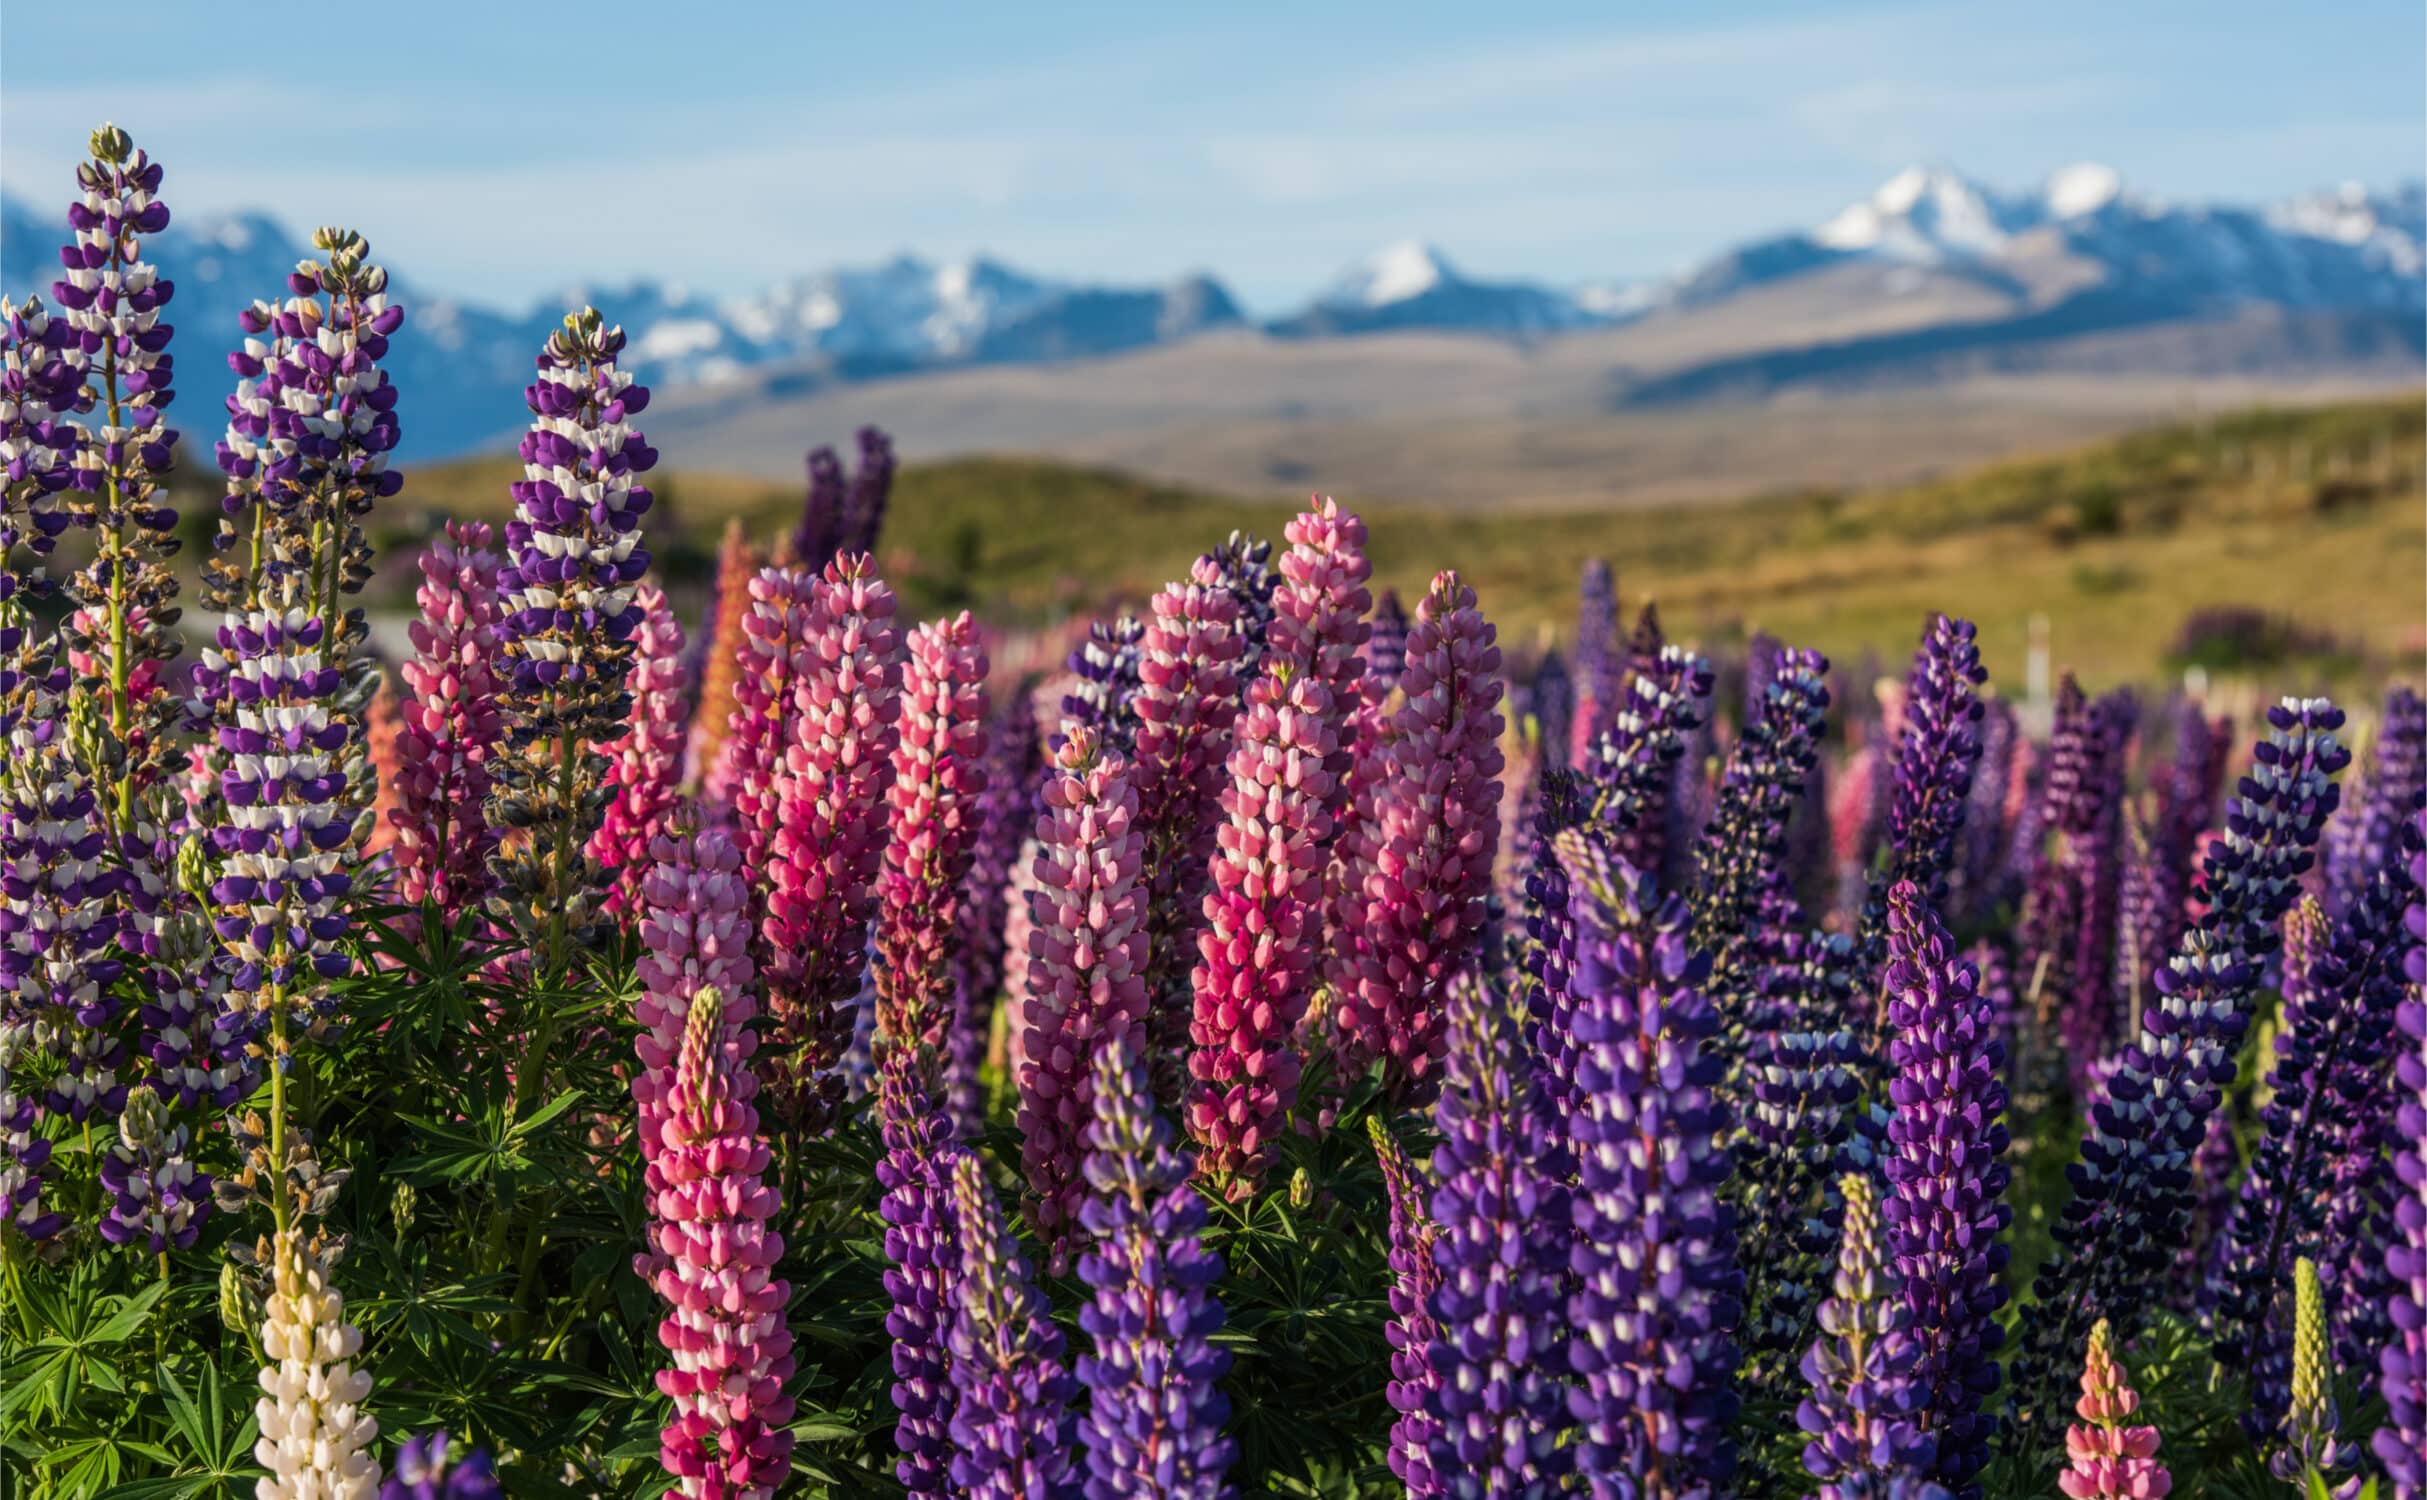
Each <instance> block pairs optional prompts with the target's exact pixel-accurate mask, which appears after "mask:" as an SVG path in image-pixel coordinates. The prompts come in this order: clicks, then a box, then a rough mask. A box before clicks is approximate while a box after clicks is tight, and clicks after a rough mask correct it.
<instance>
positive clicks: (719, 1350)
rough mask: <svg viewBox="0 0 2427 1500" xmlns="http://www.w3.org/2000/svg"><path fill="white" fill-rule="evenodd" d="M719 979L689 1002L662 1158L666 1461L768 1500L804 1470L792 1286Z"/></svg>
mask: <svg viewBox="0 0 2427 1500" xmlns="http://www.w3.org/2000/svg"><path fill="white" fill-rule="evenodd" d="M732 1029H733V1022H732V1019H731V1015H730V1013H729V1011H728V1009H727V1007H726V1005H725V1002H724V1000H723V998H722V996H721V995H720V994H719V993H718V992H717V991H716V990H715V989H714V988H702V989H701V990H699V991H698V992H697V993H696V994H694V995H693V996H692V998H691V1013H690V1015H689V1016H688V1017H687V1018H686V1021H685V1024H684V1027H683V1040H682V1050H681V1052H680V1054H679V1055H678V1057H677V1061H676V1063H675V1068H674V1081H673V1086H672V1088H671V1089H670V1090H669V1091H668V1093H667V1095H666V1097H665V1100H664V1114H663V1117H662V1119H661V1121H660V1124H659V1130H660V1136H659V1142H658V1148H657V1159H656V1160H655V1161H654V1162H653V1163H651V1167H652V1188H653V1191H652V1192H651V1194H650V1203H649V1206H650V1211H651V1214H652V1215H653V1220H654V1222H653V1223H652V1225H651V1228H650V1240H651V1243H652V1245H653V1246H654V1247H655V1249H656V1252H657V1257H658V1264H657V1265H656V1267H655V1271H656V1275H655V1277H654V1283H655V1285H656V1288H657V1293H658V1295H659V1296H660V1297H662V1298H664V1299H665V1301H666V1303H667V1307H668V1312H667V1314H666V1317H665V1319H664V1321H663V1322H661V1323H659V1324H658V1329H657V1336H658V1341H659V1342H660V1343H662V1344H664V1345H665V1348H666V1353H667V1355H668V1356H669V1357H670V1358H671V1360H672V1365H671V1367H670V1368H667V1369H662V1370H660V1371H658V1372H657V1388H658V1390H659V1391H660V1392H662V1393H664V1394H665V1395H666V1396H667V1397H668V1398H669V1399H671V1400H672V1401H673V1403H674V1420H673V1421H671V1422H669V1423H667V1424H666V1428H665V1431H664V1432H663V1433H662V1434H661V1435H660V1436H659V1439H658V1460H659V1462H660V1463H662V1464H663V1465H664V1466H665V1469H666V1472H667V1473H668V1474H671V1475H673V1476H674V1479H675V1485H676V1488H678V1489H680V1490H681V1491H682V1493H683V1494H684V1495H685V1496H686V1497H689V1500H727V1497H730V1500H770V1497H772V1496H773V1495H774V1494H775V1492H776V1489H777V1488H778V1487H779V1486H781V1485H782V1483H783V1482H784V1480H785V1479H786V1478H787V1477H788V1476H789V1475H790V1473H791V1470H792V1464H791V1458H792V1429H791V1423H792V1398H791V1397H790V1396H788V1395H786V1394H785V1392H784V1382H785V1381H787V1380H789V1379H791V1377H792V1369H793V1360H792V1332H791V1330H790V1329H789V1328H787V1327H786V1326H785V1321H784V1304H785V1302H786V1301H787V1299H789V1297H790V1296H791V1291H792V1289H791V1287H790V1286H789V1285H788V1284H787V1283H785V1282H784V1281H783V1280H782V1279H780V1278H778V1277H777V1276H776V1275H775V1274H774V1271H775V1264H776V1262H777V1261H778V1260H780V1259H781V1258H782V1257H783V1253H784V1241H783V1236H781V1235H779V1234H777V1233H775V1232H774V1231H773V1230H772V1229H771V1228H769V1227H768V1226H769V1222H770V1221H771V1220H772V1219H774V1217H775V1214H776V1211H777V1208H778V1206H779V1205H778V1202H777V1198H776V1192H775V1189H774V1188H773V1187H772V1186H770V1185H768V1183H767V1181H766V1177H767V1171H768V1164H769V1155H768V1151H767V1143H766V1141H765V1140H763V1139H762V1138H761V1137H760V1135H759V1132H758V1111H757V1110H756V1109H754V1108H753V1107H752V1106H751V1104H750V1097H749V1096H750V1093H751V1090H750V1089H749V1088H748V1087H747V1086H743V1085H739V1084H738V1080H739V1079H740V1078H741V1077H744V1076H747V1074H748V1072H749V1065H748V1063H747V1062H746V1061H745V1060H744V1059H743V1058H742V1057H740V1056H739V1055H738V1049H737V1048H736V1047H735V1046H734V1045H733V1044H732V1043H730V1042H729V1041H727V1040H726V1036H727V1035H728V1033H729V1032H730V1031H731V1030H732Z"/></svg>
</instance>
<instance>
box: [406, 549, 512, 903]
mask: <svg viewBox="0 0 2427 1500" xmlns="http://www.w3.org/2000/svg"><path fill="white" fill-rule="evenodd" d="M489 544H490V531H489V528H488V526H487V524H486V523H484V522H480V521H450V522H448V523H447V527H446V530H445V531H444V532H442V533H441V534H440V535H438V536H435V537H432V538H431V539H430V542H429V545H428V546H426V547H424V548H423V549H422V552H421V587H420V590H419V591H418V593H417V594H416V595H415V598H416V599H417V600H418V601H419V602H420V605H421V616H420V618H418V619H416V620H414V621H413V622H412V625H411V626H410V631H411V637H412V642H413V658H412V659H411V660H410V661H407V662H406V663H405V664H404V666H403V668H402V671H403V675H404V684H405V691H404V692H403V693H402V694H401V695H400V698H401V702H400V703H399V704H398V710H399V716H400V717H401V719H402V721H403V722H402V727H401V728H400V730H399V732H398V734H397V738H396V752H397V761H398V764H399V775H398V778H397V782H396V790H395V796H396V803H397V805H396V807H395V809H394V811H393V813H392V814H391V817H392V821H393V823H394V825H395V833H396V838H395V842H394V844H393V845H391V846H390V849H389V858H390V861H391V863H392V864H393V866H394V868H395V870H396V898H397V900H399V901H401V902H403V903H404V904H406V905H408V906H410V905H416V904H418V903H420V902H423V901H428V902H432V903H434V904H435V905H436V906H437V907H438V908H439V910H440V911H442V912H448V913H452V912H456V911H459V910H462V909H463V908H465V907H468V906H472V905H475V904H477V903H478V902H479V901H480V899H481V897H482V896H483V895H484V894H485V893H486V892H487V890H488V887H489V865H488V860H489V854H490V851H491V850H492V849H493V848H494V847H495V841H494V839H493V838H492V836H491V835H490V832H489V827H488V823H487V820H486V818H485V817H484V815H483V812H482V805H483V804H484V803H485V802H486V801H487V800H488V796H489V780H490V761H491V759H492V758H493V757H495V756H496V755H497V754H498V751H499V746H500V744H501V743H502V742H503V740H504V738H505V722H504V720H503V719H502V718H501V717H500V716H499V714H498V709H497V702H498V689H499V680H498V677H497V675H496V667H495V663H496V660H497V611H498V604H497V566H498V564H497V554H496V553H495V552H493V551H491V550H490V545H489Z"/></svg>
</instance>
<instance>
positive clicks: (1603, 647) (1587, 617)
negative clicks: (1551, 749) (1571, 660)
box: [1561, 557, 1627, 766]
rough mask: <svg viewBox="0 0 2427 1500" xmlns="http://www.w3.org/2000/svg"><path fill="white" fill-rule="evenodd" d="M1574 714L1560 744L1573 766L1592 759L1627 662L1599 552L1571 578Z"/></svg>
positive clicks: (1611, 583)
mask: <svg viewBox="0 0 2427 1500" xmlns="http://www.w3.org/2000/svg"><path fill="white" fill-rule="evenodd" d="M1575 661H1576V667H1575V678H1574V682H1575V699H1574V714H1573V717H1572V718H1571V719H1570V720H1569V723H1568V737H1567V743H1566V744H1565V745H1563V746H1562V747H1561V748H1562V749H1563V750H1565V751H1566V753H1567V763H1568V764H1569V765H1572V766H1582V765H1589V764H1591V763H1592V758H1593V752H1594V750H1595V748H1596V747H1597V746H1599V745H1600V743H1601V737H1602V735H1604V734H1606V733H1608V732H1609V728H1610V725H1611V724H1612V722H1614V721H1615V720H1616V718H1617V716H1618V701H1619V681H1620V679H1621V677H1622V676H1623V675H1624V674H1625V671H1626V668H1627V662H1626V661H1625V659H1624V658H1623V657H1622V656H1621V655H1620V646H1619V643H1618V579H1617V576H1616V575H1615V574H1613V573H1612V572H1611V571H1610V565H1609V563H1608V562H1607V561H1605V560H1604V559H1602V558H1598V557H1595V558H1590V559H1588V560H1587V561H1586V562H1585V564H1584V573H1583V576H1582V577H1580V578H1579V579H1578V580H1577V583H1576V657H1575Z"/></svg>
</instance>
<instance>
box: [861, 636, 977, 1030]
mask: <svg viewBox="0 0 2427 1500" xmlns="http://www.w3.org/2000/svg"><path fill="white" fill-rule="evenodd" d="M986 665H987V663H986V652H985V649H984V648H983V647H982V646H980V645H979V644H978V638H977V627H976V626H975V625H973V624H972V623H971V622H970V619H969V614H968V612H967V611H965V610H964V611H963V612H962V613H961V614H960V615H959V616H957V617H956V618H953V619H950V620H938V621H934V622H931V623H929V624H925V625H921V626H920V627H919V628H918V629H916V630H913V631H912V632H911V633H910V655H909V665H908V668H907V669H906V670H905V671H904V673H903V674H902V698H901V733H900V737H899V739H898V740H897V742H896V744H895V748H894V752H893V787H892V790H891V791H890V793H889V794H888V803H889V806H890V807H891V809H892V818H891V821H890V825H889V831H888V834H887V838H886V842H885V864H884V869H883V872H882V873H881V874H880V875H879V876H878V877H877V920H876V953H877V963H876V989H877V1014H876V1027H877V1032H878V1034H879V1035H881V1036H883V1037H885V1038H887V1039H888V1040H889V1041H891V1042H894V1043H896V1044H898V1045H901V1046H906V1047H919V1046H926V1047H932V1048H937V1049H940V1048H942V1046H943V1044H944V1040H945V1030H946V1026H947V1024H948V1023H949V1022H950V1020H951V1018H952V998H953V997H952V970H951V947H952V941H953V932H954V928H955V926H956V924H957V923H958V922H959V920H960V903H961V901H962V899H963V895H962V892H963V889H964V886H965V883H966V881H967V878H968V875H969V866H970V860H971V858H972V857H973V856H974V854H975V853H976V846H977V839H978V834H979V832H980V825H979V820H978V800H979V798H980V797H981V796H982V795H983V793H984V792H985V790H986V769H985V756H986V728H985V722H984V720H985V714H986Z"/></svg>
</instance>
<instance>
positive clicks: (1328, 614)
mask: <svg viewBox="0 0 2427 1500" xmlns="http://www.w3.org/2000/svg"><path fill="white" fill-rule="evenodd" d="M1287 534H1288V537H1289V542H1290V550H1289V553H1288V555H1287V556H1286V557H1284V558H1283V559H1282V561H1281V574H1282V578H1283V580H1284V586H1283V587H1282V588H1281V589H1279V590H1278V591H1277V592H1276V594H1275V597H1274V600H1273V611H1274V612H1273V618H1272V621H1271V625H1270V628H1269V631H1268V635H1267V639H1266V642H1265V648H1266V660H1265V661H1264V663H1263V666H1262V670H1261V671H1260V673H1259V674H1258V675H1257V676H1256V678H1255V679H1254V681H1253V682H1252V683H1251V684H1250V685H1249V687H1248V690H1247V709H1246V712H1245V713H1244V714H1243V715H1242V716H1241V718H1240V719H1239V722H1238V724H1237V726H1236V728H1235V730H1234V731H1233V736H1232V747H1231V751H1230V759H1229V763H1228V772H1229V786H1228V788H1227V789H1226V790H1225V791H1224V792H1223V793H1222V811H1223V814H1224V817H1225V822H1224V825H1223V827H1222V828H1221V829H1220V831H1219V833H1218V834H1217V839H1218V842H1219V849H1218V852H1217V853H1216V855H1215V858H1214V863H1213V889H1212V890H1211V891H1210V892H1208V893H1207V895H1206V897H1205V918H1206V931H1205V932H1204V933H1203V934H1202V935H1201V936H1200V937H1199V939H1198V945H1197V946H1198V954H1199V959H1200V961H1199V963H1198V964H1197V967H1196V971H1195V974H1194V976H1193V978H1192V985H1193V991H1194V998H1195V1017H1194V1020H1193V1021H1192V1022H1191V1024H1190V1027H1189V1039H1190V1041H1191V1042H1192V1044H1193V1049H1192V1051H1191V1052H1190V1055H1189V1074H1190V1078H1191V1080H1192V1085H1191V1088H1190V1090H1189V1099H1188V1128H1189V1133H1190V1134H1191V1135H1192V1136H1194V1137H1195V1138H1196V1140H1197V1142H1198V1143H1199V1145H1200V1146H1202V1147H1203V1154H1202V1155H1201V1157H1200V1158H1199V1167H1200V1169H1201V1170H1203V1171H1204V1172H1206V1173H1207V1174H1208V1175H1209V1176H1211V1177H1213V1178H1214V1179H1216V1180H1217V1181H1221V1182H1223V1183H1224V1184H1225V1191H1226V1192H1228V1193H1230V1194H1231V1195H1232V1196H1234V1197H1244V1196H1246V1195H1247V1194H1249V1193H1252V1192H1253V1191H1254V1189H1255V1183H1256V1179H1257V1178H1258V1177H1259V1176H1261V1175H1262V1173H1263V1169H1264V1164H1265V1161H1266V1158H1267V1154H1268V1153H1269V1151H1270V1150H1271V1147H1272V1143H1273V1141H1274V1139H1275V1137H1276V1134H1277V1132H1278V1130H1279V1129H1280V1124H1281V1120H1282V1117H1283V1116H1285V1115H1287V1114H1288V1113H1289V1111H1290V1109H1291V1108H1292V1107H1293V1106H1294V1104H1295V1103H1296V1100H1297V1090H1298V1058H1297V1056H1296V1054H1295V1053H1294V1051H1293V1050H1292V1048H1291V1042H1292V1039H1293V1038H1294V1036H1295V1035H1296V1033H1297V1030H1298V1023H1299V1021H1300V1019H1301V1018H1302V1017H1303V1016H1304V1015H1305V1013H1306V1004H1307V1000H1308V998H1309V996H1310V993H1311V990H1312V981H1313V974H1314V968H1315V964H1316V961H1317V958H1318V956H1319V955H1318V949H1319V947H1320V939H1321V930H1322V924H1323V911H1322V906H1323V896H1324V888H1323V885H1324V873H1325V868H1326V857H1325V856H1326V851H1327V849H1328V846H1329V845H1330V843H1331V839H1332V835H1333V832H1334V830H1335V829H1336V827H1337V823H1338V818H1339V815H1340V813H1341V812H1342V811H1343V810H1344V809H1343V799H1345V797H1346V795H1347V792H1348V780H1349V777H1348V771H1349V769H1350V767H1349V761H1350V757H1351V751H1350V749H1349V748H1348V747H1347V746H1346V745H1345V744H1344V742H1343V736H1344V733H1345V731H1346V729H1347V726H1348V716H1349V711H1350V706H1351V705H1352V704H1353V703H1354V702H1355V701H1356V700H1357V695H1358V692H1359V689H1360V686H1361V682H1362V679H1363V677H1364V660H1363V658H1362V657H1361V656H1360V655H1359V654H1358V649H1359V648H1360V647H1361V646H1362V645H1363V644H1364V641H1365V635H1366V626H1365V623H1364V615H1365V609H1366V604H1367V597H1366V592H1365V578H1366V574H1367V572H1368V568H1367V564H1366V561H1365V552H1364V547H1365V527H1364V523H1362V522H1360V521H1359V520H1358V519H1357V518H1356V517H1355V516H1352V515H1346V514H1343V513H1342V512H1341V511H1340V509H1339V507H1338V506H1336V505H1335V504H1333V503H1332V502H1331V501H1329V500H1325V501H1323V502H1321V504H1320V505H1318V506H1317V507H1316V508H1314V509H1311V510H1308V511H1306V512H1304V513H1302V514H1300V515H1299V516H1298V517H1297V518H1296V519H1295V520H1292V521H1291V522H1290V523H1289V528H1288V533H1287Z"/></svg>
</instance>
